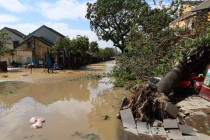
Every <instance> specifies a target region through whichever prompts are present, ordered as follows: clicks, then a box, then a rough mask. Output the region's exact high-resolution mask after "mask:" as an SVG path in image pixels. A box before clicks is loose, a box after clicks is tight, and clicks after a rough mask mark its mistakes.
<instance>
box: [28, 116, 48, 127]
mask: <svg viewBox="0 0 210 140" xmlns="http://www.w3.org/2000/svg"><path fill="white" fill-rule="evenodd" d="M44 122H45V119H44V118H40V117H32V118H31V119H30V120H29V123H30V124H31V128H33V129H37V128H42V126H43V123H44Z"/></svg>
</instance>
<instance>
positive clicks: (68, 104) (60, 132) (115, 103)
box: [0, 61, 127, 140]
mask: <svg viewBox="0 0 210 140" xmlns="http://www.w3.org/2000/svg"><path fill="white" fill-rule="evenodd" d="M113 66H114V61H109V62H105V63H99V64H94V65H89V66H87V67H84V68H83V69H81V70H65V71H55V73H53V74H52V73H51V74H48V73H45V72H44V70H43V69H33V70H32V74H31V72H30V70H29V69H23V70H22V72H9V73H0V89H1V90H0V140H83V139H90V140H98V139H101V140H117V139H125V137H124V135H123V133H122V128H121V122H120V120H118V119H117V118H116V114H117V113H118V110H119V106H120V100H119V99H122V98H123V94H122V93H125V94H127V91H124V90H123V89H119V88H118V89H114V88H113V84H112V81H113V79H111V78H107V77H103V78H102V79H100V80H85V79H83V80H72V79H78V78H79V77H82V76H84V75H86V74H88V73H104V72H109V71H110V70H111V69H112V67H113ZM105 115H108V116H109V117H110V119H107V120H104V117H103V116H105ZM32 116H39V117H44V118H45V119H46V122H45V123H44V124H43V128H41V129H37V130H35V129H31V128H30V124H29V119H30V118H31V117H32Z"/></svg>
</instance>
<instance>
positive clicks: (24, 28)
mask: <svg viewBox="0 0 210 140" xmlns="http://www.w3.org/2000/svg"><path fill="white" fill-rule="evenodd" d="M10 27H11V28H14V29H17V30H18V31H20V32H22V33H24V34H25V35H28V34H29V33H31V32H33V31H34V30H36V29H38V28H39V27H40V25H37V24H31V23H25V24H16V25H11V26H10Z"/></svg>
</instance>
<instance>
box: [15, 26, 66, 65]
mask: <svg viewBox="0 0 210 140" xmlns="http://www.w3.org/2000/svg"><path fill="white" fill-rule="evenodd" d="M62 37H64V35H62V34H60V33H59V32H57V31H55V30H53V29H52V28H49V27H47V26H45V25H43V26H41V27H40V28H38V29H37V30H35V31H34V32H32V33H30V34H29V35H28V36H26V37H25V38H24V41H23V42H22V43H21V44H19V45H18V47H17V48H15V58H16V62H17V63H21V64H30V63H32V62H33V63H34V65H35V67H36V66H42V64H43V62H44V61H45V54H46V53H47V52H50V51H51V50H52V46H53V45H54V42H55V41H56V40H57V39H58V38H62Z"/></svg>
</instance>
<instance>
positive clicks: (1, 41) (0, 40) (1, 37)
mask: <svg viewBox="0 0 210 140" xmlns="http://www.w3.org/2000/svg"><path fill="white" fill-rule="evenodd" d="M10 39H11V37H10V36H9V34H8V32H5V31H1V32H0V61H1V56H4V54H5V53H7V52H8V51H9V50H10V49H9V48H8V46H7V41H8V40H10Z"/></svg>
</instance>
